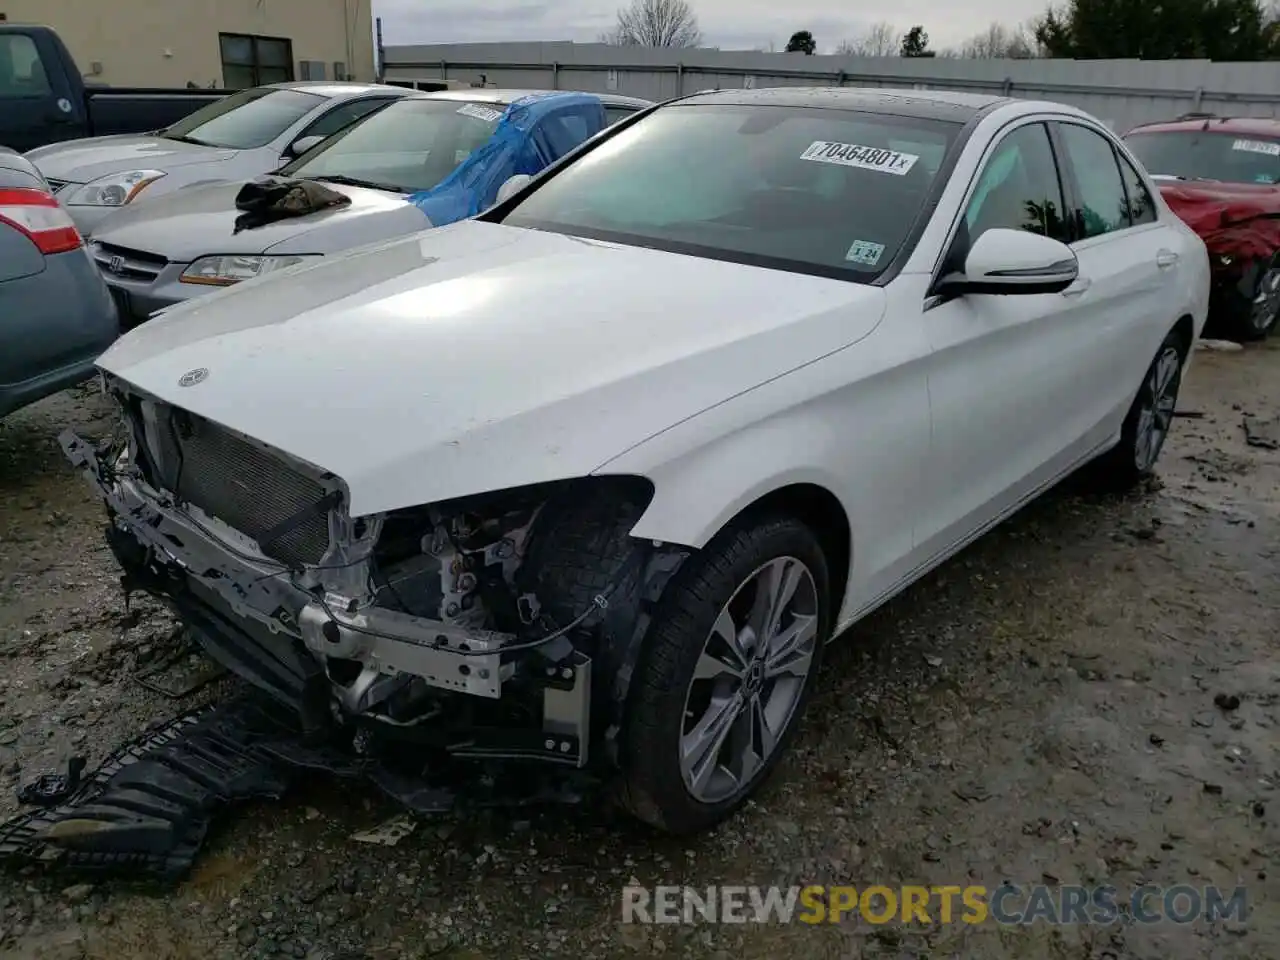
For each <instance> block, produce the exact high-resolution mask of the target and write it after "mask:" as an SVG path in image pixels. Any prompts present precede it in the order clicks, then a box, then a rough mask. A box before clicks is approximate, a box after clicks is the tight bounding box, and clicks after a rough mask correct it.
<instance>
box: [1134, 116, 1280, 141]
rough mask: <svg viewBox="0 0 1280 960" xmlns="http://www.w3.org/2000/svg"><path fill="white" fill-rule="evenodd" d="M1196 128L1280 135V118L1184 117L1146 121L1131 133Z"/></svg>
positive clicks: (1192, 129)
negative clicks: (1153, 121)
mask: <svg viewBox="0 0 1280 960" xmlns="http://www.w3.org/2000/svg"><path fill="white" fill-rule="evenodd" d="M1196 130H1206V131H1209V132H1210V133H1250V134H1255V135H1260V136H1272V137H1280V120H1273V119H1271V118H1270V117H1211V116H1197V117H1182V118H1181V119H1178V120H1166V121H1162V122H1160V123H1144V124H1143V125H1142V126H1140V127H1134V128H1133V129H1132V130H1130V131H1129V133H1139V132H1141V133H1189V132H1192V131H1196ZM1125 136H1128V134H1125Z"/></svg>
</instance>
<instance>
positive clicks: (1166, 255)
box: [1156, 250, 1178, 270]
mask: <svg viewBox="0 0 1280 960" xmlns="http://www.w3.org/2000/svg"><path fill="white" fill-rule="evenodd" d="M1177 262H1178V255H1177V254H1176V253H1174V252H1173V251H1172V250H1161V251H1160V252H1159V253H1157V254H1156V266H1157V267H1159V268H1160V269H1161V270H1167V269H1168V268H1169V267H1172V266H1173V265H1174V264H1175V263H1177Z"/></svg>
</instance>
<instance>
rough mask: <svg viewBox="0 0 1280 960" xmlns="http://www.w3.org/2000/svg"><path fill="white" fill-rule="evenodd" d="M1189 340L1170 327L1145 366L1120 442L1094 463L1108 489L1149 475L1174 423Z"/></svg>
mask: <svg viewBox="0 0 1280 960" xmlns="http://www.w3.org/2000/svg"><path fill="white" fill-rule="evenodd" d="M1188 347H1189V344H1188V343H1187V338H1186V337H1185V336H1183V334H1182V333H1181V332H1179V331H1177V330H1174V331H1171V332H1170V333H1169V335H1168V336H1167V337H1165V338H1164V342H1163V343H1161V344H1160V349H1159V350H1157V351H1156V355H1155V359H1154V360H1152V361H1151V365H1150V366H1149V367H1147V372H1146V374H1145V375H1144V376H1143V378H1142V386H1141V387H1140V388H1139V389H1138V395H1137V396H1136V397H1134V399H1133V404H1132V405H1131V406H1130V407H1129V413H1128V415H1127V416H1126V417H1125V418H1124V425H1123V426H1122V427H1121V430H1120V442H1119V443H1117V444H1116V445H1115V446H1114V447H1112V448H1111V450H1109V451H1108V452H1107V453H1105V454H1103V455H1102V457H1101V458H1100V459H1099V460H1098V461H1097V462H1096V464H1095V465H1094V471H1095V474H1096V476H1097V479H1098V480H1099V481H1101V483H1102V484H1103V485H1104V486H1106V487H1108V488H1111V489H1116V490H1124V489H1128V488H1130V487H1133V486H1135V485H1136V484H1138V483H1139V482H1140V481H1142V480H1144V479H1146V478H1147V477H1149V476H1151V474H1152V473H1153V472H1154V471H1155V466H1156V461H1157V460H1158V459H1159V458H1160V452H1161V451H1162V450H1163V449H1164V443H1165V440H1166V439H1168V436H1169V430H1170V428H1171V427H1172V426H1173V416H1174V411H1175V410H1176V409H1177V406H1178V391H1179V389H1180V388H1181V386H1182V368H1183V366H1184V365H1185V364H1186V359H1187V351H1188Z"/></svg>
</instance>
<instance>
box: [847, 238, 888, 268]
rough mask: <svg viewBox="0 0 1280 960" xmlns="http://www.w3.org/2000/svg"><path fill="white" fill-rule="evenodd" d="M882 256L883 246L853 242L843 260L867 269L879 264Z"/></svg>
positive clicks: (867, 241)
mask: <svg viewBox="0 0 1280 960" xmlns="http://www.w3.org/2000/svg"><path fill="white" fill-rule="evenodd" d="M882 256H884V244H883V243H872V242H871V241H870V240H855V241H853V246H852V247H850V248H849V252H848V253H846V254H845V255H844V258H845V259H846V260H848V261H849V262H850V263H864V264H866V265H867V266H868V267H874V266H875V265H876V264H877V263H879V262H880V258H881V257H882Z"/></svg>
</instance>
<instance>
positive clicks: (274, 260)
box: [180, 254, 310, 287]
mask: <svg viewBox="0 0 1280 960" xmlns="http://www.w3.org/2000/svg"><path fill="white" fill-rule="evenodd" d="M308 259H310V257H308V256H279V257H256V256H253V257H250V256H243V255H240V254H215V255H212V256H208V257H201V258H200V259H199V260H196V261H195V262H194V263H192V264H191V266H189V267H187V269H185V270H183V271H182V276H181V278H180V279H181V280H182V282H183V283H203V284H207V285H210V286H215V287H228V286H230V285H231V284H233V283H239V282H240V281H241V280H252V279H253V278H254V277H261V276H264V275H266V274H268V273H274V272H275V271H276V270H283V269H284V268H285V267H292V266H296V265H297V264H299V263H305V262H306V261H307V260H308Z"/></svg>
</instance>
